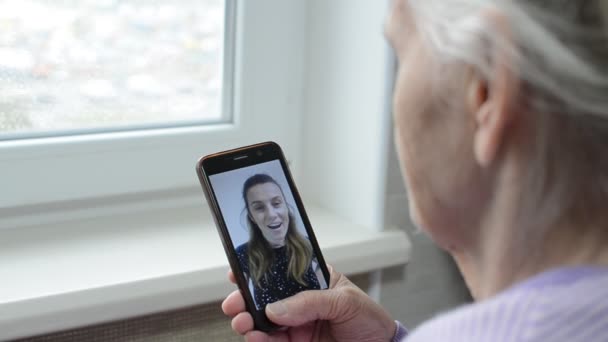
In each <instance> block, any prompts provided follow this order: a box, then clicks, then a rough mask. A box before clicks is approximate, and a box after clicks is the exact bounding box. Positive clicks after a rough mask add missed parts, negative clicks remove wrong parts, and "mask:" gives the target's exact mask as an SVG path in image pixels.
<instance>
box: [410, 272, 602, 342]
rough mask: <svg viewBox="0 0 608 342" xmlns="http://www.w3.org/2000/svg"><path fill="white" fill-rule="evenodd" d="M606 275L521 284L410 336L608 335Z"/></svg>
mask: <svg viewBox="0 0 608 342" xmlns="http://www.w3.org/2000/svg"><path fill="white" fill-rule="evenodd" d="M607 296H608V272H607V273H606V276H593V277H584V278H579V279H576V280H568V281H563V279H558V278H555V277H554V278H553V279H550V281H549V282H545V283H544V284H542V285H541V286H536V285H534V286H518V287H515V288H512V289H509V290H507V291H505V292H503V293H501V294H499V295H497V296H495V297H493V298H490V299H488V300H484V301H481V302H479V303H475V304H470V305H465V306H463V307H460V308H458V309H456V310H453V311H451V312H448V313H446V314H442V315H440V316H438V317H436V318H434V319H432V320H430V321H428V322H427V323H425V324H423V325H422V326H420V327H419V328H417V329H415V330H414V331H413V332H412V334H411V335H410V336H409V338H408V339H406V341H408V342H416V341H440V340H441V341H472V342H475V341H496V340H508V341H534V342H536V341H565V340H568V341H590V340H596V339H594V337H597V336H606V335H608V301H607V300H605V298H606V297H607Z"/></svg>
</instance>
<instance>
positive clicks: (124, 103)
mask: <svg viewBox="0 0 608 342" xmlns="http://www.w3.org/2000/svg"><path fill="white" fill-rule="evenodd" d="M224 3H225V0H0V139H1V138H2V137H3V136H4V137H6V136H9V135H10V136H15V135H16V136H19V135H20V134H25V135H29V134H32V133H34V134H36V133H41V132H42V133H45V132H47V133H48V132H52V131H72V130H79V129H108V128H125V127H129V126H132V125H137V126H145V125H158V124H165V123H166V124H167V125H171V124H179V123H184V122H192V121H202V122H213V121H219V120H223V119H224V117H223V115H222V86H223V84H222V81H223V58H224V56H223V49H224V11H225V9H224Z"/></svg>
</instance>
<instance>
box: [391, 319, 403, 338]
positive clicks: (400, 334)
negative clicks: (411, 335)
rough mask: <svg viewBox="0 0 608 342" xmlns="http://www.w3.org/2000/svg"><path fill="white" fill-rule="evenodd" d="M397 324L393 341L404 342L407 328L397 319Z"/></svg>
mask: <svg viewBox="0 0 608 342" xmlns="http://www.w3.org/2000/svg"><path fill="white" fill-rule="evenodd" d="M395 324H396V325H397V328H396V329H395V336H393V339H392V340H391V342H402V340H403V339H404V338H405V337H406V336H407V330H406V329H405V327H404V326H403V324H401V322H399V321H395Z"/></svg>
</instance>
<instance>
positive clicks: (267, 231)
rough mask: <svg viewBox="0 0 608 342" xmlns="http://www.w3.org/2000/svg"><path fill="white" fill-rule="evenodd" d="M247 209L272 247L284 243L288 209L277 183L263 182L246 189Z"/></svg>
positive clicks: (280, 245)
mask: <svg viewBox="0 0 608 342" xmlns="http://www.w3.org/2000/svg"><path fill="white" fill-rule="evenodd" d="M246 199H247V211H248V212H249V216H250V218H251V219H252V220H253V222H254V223H255V224H256V225H257V226H258V227H259V229H260V231H261V232H262V235H263V236H264V238H265V239H266V241H268V243H269V244H270V246H272V247H273V248H278V247H282V246H284V245H285V236H286V235H287V229H288V227H289V210H288V209H287V203H285V198H284V197H283V193H282V192H281V189H280V188H279V187H278V185H276V184H274V183H263V184H258V185H254V186H252V187H251V188H250V189H249V190H248V191H247V196H246Z"/></svg>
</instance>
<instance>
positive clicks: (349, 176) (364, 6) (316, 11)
mask: <svg viewBox="0 0 608 342" xmlns="http://www.w3.org/2000/svg"><path fill="white" fill-rule="evenodd" d="M387 8H388V1H369V0H332V1H326V0H311V1H309V12H308V47H307V49H308V56H307V57H308V61H307V62H308V65H307V68H306V69H305V70H307V78H306V79H305V88H304V115H303V119H302V120H303V122H302V127H303V136H302V137H303V140H302V157H303V158H302V162H301V163H300V171H301V174H302V180H301V182H300V184H301V185H300V187H301V188H302V189H301V190H302V192H303V193H304V196H305V197H306V198H307V200H311V201H314V202H317V203H319V204H320V205H321V206H323V207H325V208H327V209H330V210H332V211H333V212H335V213H336V214H338V215H340V216H343V217H345V218H348V219H349V220H351V221H352V222H353V223H357V224H361V225H365V226H368V227H374V228H379V227H382V225H383V215H382V214H383V213H382V208H383V206H384V184H385V174H386V171H385V170H386V162H385V160H386V153H387V149H386V146H387V143H388V138H387V137H388V135H387V130H388V123H389V121H388V119H389V114H388V113H387V110H386V105H385V104H386V100H387V98H386V94H387V91H386V90H387V87H390V83H391V82H390V80H389V78H390V77H389V76H388V75H389V74H388V73H387V72H386V70H387V64H389V63H390V56H391V55H390V54H389V49H388V45H387V43H386V42H385V40H384V37H383V22H384V18H385V16H386V13H387Z"/></svg>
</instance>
